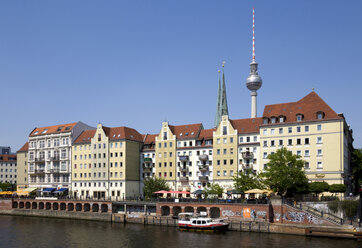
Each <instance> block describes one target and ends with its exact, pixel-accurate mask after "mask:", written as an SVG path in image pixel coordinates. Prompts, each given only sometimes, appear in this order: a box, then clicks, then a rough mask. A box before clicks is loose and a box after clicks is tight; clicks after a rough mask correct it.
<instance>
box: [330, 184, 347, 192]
mask: <svg viewBox="0 0 362 248" xmlns="http://www.w3.org/2000/svg"><path fill="white" fill-rule="evenodd" d="M346 190H347V186H346V185H344V184H332V185H331V186H329V192H331V193H344V192H346Z"/></svg>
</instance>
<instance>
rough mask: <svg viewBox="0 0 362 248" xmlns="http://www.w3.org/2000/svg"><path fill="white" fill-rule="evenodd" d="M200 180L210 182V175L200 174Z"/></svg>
mask: <svg viewBox="0 0 362 248" xmlns="http://www.w3.org/2000/svg"><path fill="white" fill-rule="evenodd" d="M199 180H200V182H203V183H204V182H208V181H209V177H208V176H199Z"/></svg>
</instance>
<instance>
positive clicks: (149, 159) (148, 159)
mask: <svg viewBox="0 0 362 248" xmlns="http://www.w3.org/2000/svg"><path fill="white" fill-rule="evenodd" d="M143 162H145V163H152V158H144V159H143Z"/></svg>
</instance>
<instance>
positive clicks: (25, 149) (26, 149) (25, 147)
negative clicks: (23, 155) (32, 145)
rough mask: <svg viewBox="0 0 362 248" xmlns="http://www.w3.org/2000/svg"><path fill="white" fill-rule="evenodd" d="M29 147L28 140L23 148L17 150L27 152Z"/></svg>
mask: <svg viewBox="0 0 362 248" xmlns="http://www.w3.org/2000/svg"><path fill="white" fill-rule="evenodd" d="M28 149H29V142H26V143H25V144H24V145H23V146H22V147H21V148H20V150H19V151H17V152H27V151H28Z"/></svg>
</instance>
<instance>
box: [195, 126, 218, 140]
mask: <svg viewBox="0 0 362 248" xmlns="http://www.w3.org/2000/svg"><path fill="white" fill-rule="evenodd" d="M215 130H216V129H215V128H211V129H202V130H201V131H200V135H199V137H198V138H197V140H202V139H204V140H210V139H212V138H213V132H214V131H215Z"/></svg>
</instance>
